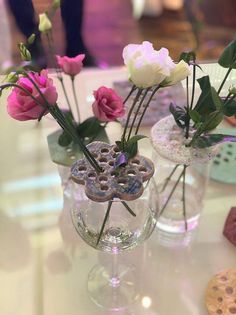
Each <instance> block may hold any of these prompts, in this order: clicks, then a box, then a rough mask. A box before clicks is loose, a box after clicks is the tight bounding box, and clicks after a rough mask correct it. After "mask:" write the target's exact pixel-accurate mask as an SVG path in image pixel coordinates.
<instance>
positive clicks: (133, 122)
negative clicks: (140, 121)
mask: <svg viewBox="0 0 236 315" xmlns="http://www.w3.org/2000/svg"><path fill="white" fill-rule="evenodd" d="M149 90H150V88H148V89H146V91H145V92H144V94H143V97H142V99H141V101H140V102H139V106H138V108H137V109H136V112H135V115H134V118H133V121H132V124H131V126H130V130H129V135H128V140H129V139H130V136H131V133H132V130H133V127H134V124H135V121H136V119H137V116H138V114H139V111H140V109H141V106H142V104H143V102H144V100H145V97H146V95H147V93H148V91H149Z"/></svg>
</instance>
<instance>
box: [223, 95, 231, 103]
mask: <svg viewBox="0 0 236 315" xmlns="http://www.w3.org/2000/svg"><path fill="white" fill-rule="evenodd" d="M230 95H232V93H230V92H229V94H228V95H227V96H226V98H225V99H224V104H225V103H226V102H227V101H228V99H229V97H230Z"/></svg>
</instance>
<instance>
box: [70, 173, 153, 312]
mask: <svg viewBox="0 0 236 315" xmlns="http://www.w3.org/2000/svg"><path fill="white" fill-rule="evenodd" d="M158 205H159V203H158V194H157V190H156V185H155V182H154V181H153V179H152V178H151V179H150V180H149V181H148V182H146V183H144V191H143V193H142V195H141V196H140V197H139V198H137V199H135V200H132V201H127V200H120V199H118V198H114V199H112V200H109V201H107V202H95V201H93V200H91V199H89V198H88V197H87V196H86V194H85V191H84V186H81V185H77V197H76V198H74V200H73V205H72V208H71V216H72V221H73V224H74V226H75V229H76V231H77V232H78V234H79V235H80V236H81V237H82V239H83V240H84V241H85V242H86V243H87V244H88V245H90V246H92V247H93V248H95V249H98V250H100V251H103V252H105V253H110V254H112V255H111V263H110V268H107V267H105V266H103V265H101V264H100V265H97V266H95V267H94V268H93V269H92V270H91V272H90V273H89V276H88V292H89V295H90V297H91V299H92V300H93V301H94V303H95V304H97V305H99V306H102V307H104V308H106V309H109V310H118V309H122V308H124V307H126V306H128V305H130V304H132V303H133V302H134V301H135V299H136V298H137V296H138V294H137V287H136V285H135V278H136V274H135V268H134V267H131V268H130V267H129V266H123V265H120V264H118V262H117V259H118V258H117V254H118V253H120V252H123V251H126V250H130V249H132V248H134V247H136V246H137V245H139V244H141V243H142V242H144V241H145V240H146V239H147V238H148V237H149V236H150V235H151V233H152V232H153V230H154V228H155V225H156V220H157V215H158V210H159V208H158ZM109 208H110V210H109V215H108V216H107V210H108V209H109ZM130 209H131V210H132V213H131V211H130ZM106 216H107V220H106V222H105V226H104V229H103V231H102V226H103V224H104V218H105V217H106ZM101 231H102V233H101Z"/></svg>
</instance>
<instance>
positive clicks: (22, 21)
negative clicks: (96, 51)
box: [6, 0, 96, 68]
mask: <svg viewBox="0 0 236 315" xmlns="http://www.w3.org/2000/svg"><path fill="white" fill-rule="evenodd" d="M6 1H7V3H8V6H9V8H10V11H11V12H12V14H13V16H14V18H15V21H16V24H17V26H18V28H19V30H20V31H21V32H22V34H23V35H24V36H25V37H26V38H28V37H29V36H30V35H31V34H32V33H35V34H36V40H35V41H34V43H33V44H32V45H31V46H30V47H29V50H30V52H31V54H32V59H33V62H34V63H35V64H36V65H38V66H39V67H41V68H44V67H46V65H47V61H46V57H45V53H44V49H43V46H42V42H41V38H40V33H39V31H38V25H37V22H36V19H35V11H34V6H33V3H32V0H6ZM83 9H84V0H61V17H62V21H63V24H64V28H65V37H66V38H65V40H66V51H65V54H66V56H68V57H75V56H76V55H78V54H81V53H84V54H85V55H86V57H85V60H84V62H83V64H84V66H85V67H86V66H88V67H89V66H96V62H95V60H94V58H93V57H92V56H91V55H90V53H89V52H88V50H87V48H86V45H85V43H84V40H83V36H82V25H83Z"/></svg>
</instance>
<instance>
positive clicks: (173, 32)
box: [0, 0, 236, 68]
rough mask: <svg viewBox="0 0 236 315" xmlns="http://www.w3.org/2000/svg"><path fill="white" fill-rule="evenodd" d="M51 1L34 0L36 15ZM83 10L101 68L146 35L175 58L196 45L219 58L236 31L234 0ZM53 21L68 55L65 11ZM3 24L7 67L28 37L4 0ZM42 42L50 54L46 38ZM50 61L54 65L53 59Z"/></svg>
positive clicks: (101, 0)
mask: <svg viewBox="0 0 236 315" xmlns="http://www.w3.org/2000/svg"><path fill="white" fill-rule="evenodd" d="M15 1H16V2H17V1H18V0H15ZM13 2H14V0H13ZM50 3H51V2H50V1H49V0H33V4H34V8H35V17H36V20H37V19H38V13H42V12H44V11H45V10H46V9H47V8H48V6H49V5H50ZM83 11H84V14H83V28H82V32H83V38H84V42H85V44H86V47H87V48H88V50H89V52H90V54H91V55H92V56H93V57H94V60H95V61H96V62H95V65H97V66H101V67H106V66H107V67H108V66H117V65H122V64H123V60H122V50H123V47H124V46H125V45H127V44H128V43H140V42H142V41H143V40H148V41H151V42H152V43H153V44H154V46H155V48H156V49H159V48H161V47H163V46H164V47H167V48H168V49H169V50H170V54H171V56H172V58H173V59H175V60H177V59H178V57H179V55H180V52H181V51H183V50H195V51H196V52H197V56H198V60H199V61H209V60H215V59H217V58H218V57H219V54H220V53H221V51H222V49H223V47H224V46H225V45H226V44H227V43H228V42H229V41H231V40H232V39H233V38H234V37H235V35H236V19H235V12H236V1H235V0H224V1H223V3H222V0H109V1H108V0H85V1H84V9H83ZM53 25H54V42H55V50H56V52H57V53H58V54H59V55H64V54H65V40H64V28H63V25H62V21H61V15H60V10H58V12H57V13H56V15H55V16H54V18H53ZM0 26H1V28H0V30H1V31H0V45H1V47H2V48H1V50H0V51H1V52H0V64H2V68H4V67H6V66H8V64H9V63H13V64H17V63H19V62H20V59H19V56H18V50H17V43H18V42H19V41H24V37H23V35H22V34H21V33H20V31H19V29H18V27H17V25H16V23H15V18H14V17H13V15H12V12H11V10H10V9H9V7H8V5H7V1H6V2H4V0H0ZM43 46H44V48H45V50H46V55H47V54H48V52H47V49H48V48H47V44H46V43H45V39H44V38H43ZM48 66H52V65H51V64H50V61H49V62H48Z"/></svg>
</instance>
